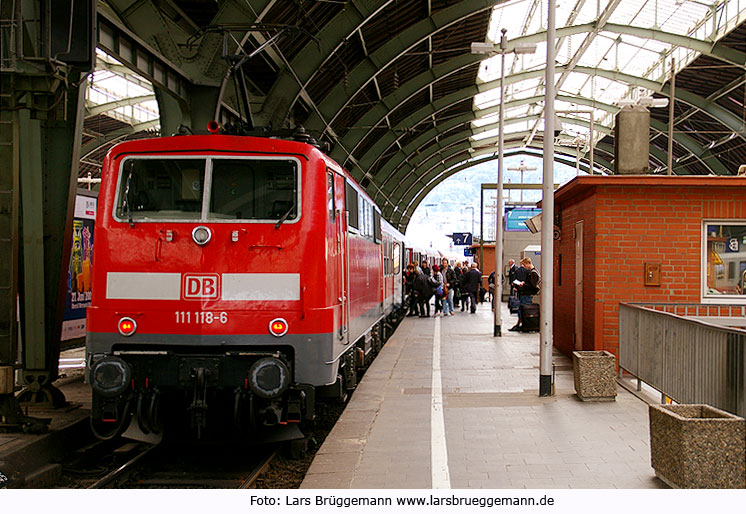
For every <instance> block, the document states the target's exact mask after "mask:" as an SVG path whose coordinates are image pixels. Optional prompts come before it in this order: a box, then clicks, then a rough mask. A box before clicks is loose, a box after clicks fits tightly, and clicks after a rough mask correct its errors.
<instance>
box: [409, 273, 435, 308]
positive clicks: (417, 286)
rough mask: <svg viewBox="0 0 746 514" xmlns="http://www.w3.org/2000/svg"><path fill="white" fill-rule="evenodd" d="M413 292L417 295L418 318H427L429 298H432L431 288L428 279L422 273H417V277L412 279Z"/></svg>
mask: <svg viewBox="0 0 746 514" xmlns="http://www.w3.org/2000/svg"><path fill="white" fill-rule="evenodd" d="M414 290H415V293H416V294H417V303H418V305H419V313H420V318H427V317H429V316H430V298H432V297H433V287H432V286H431V285H430V277H428V276H427V275H425V274H424V273H417V276H416V277H415V279H414ZM426 313H427V314H426Z"/></svg>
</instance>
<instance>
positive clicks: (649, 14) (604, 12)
mask: <svg viewBox="0 0 746 514" xmlns="http://www.w3.org/2000/svg"><path fill="white" fill-rule="evenodd" d="M557 3H558V4H559V5H557V7H556V16H555V20H556V27H557V33H558V34H560V37H558V38H557V40H556V50H557V52H556V62H557V65H558V69H557V72H556V74H555V81H556V83H557V84H558V87H557V94H558V95H563V96H567V97H575V98H580V99H585V100H584V101H583V102H578V103H577V104H576V107H575V108H576V109H584V110H588V109H590V107H587V106H586V104H589V103H591V104H592V102H591V100H592V101H593V102H598V103H600V104H603V105H605V106H614V105H616V104H617V102H618V101H620V100H623V99H632V100H636V99H637V98H639V97H641V96H649V95H650V94H652V93H653V91H651V90H647V89H644V88H642V87H640V83H639V82H638V81H631V82H630V83H626V82H623V81H622V78H623V77H621V76H620V78H619V79H618V80H611V79H609V78H605V77H600V76H597V75H594V74H592V73H591V74H589V73H586V72H581V70H579V69H578V70H577V71H573V69H575V68H576V67H577V68H580V67H584V68H596V69H602V70H608V71H620V72H621V73H622V74H624V75H626V76H633V77H640V78H642V79H645V80H647V81H652V82H653V83H658V84H663V83H664V82H665V80H666V79H667V77H668V74H669V73H670V62H671V58H672V57H673V58H675V59H676V67H677V69H681V68H683V67H684V66H686V65H688V64H689V63H691V62H692V61H693V60H694V59H696V58H697V57H698V56H699V53H697V52H696V51H693V50H692V49H689V48H683V47H678V46H675V45H674V44H673V43H674V41H675V40H673V39H672V38H667V37H666V33H670V34H676V35H684V36H688V37H691V38H694V39H697V40H700V41H701V40H710V41H715V42H716V41H717V40H719V39H720V38H722V37H723V36H724V35H725V34H727V33H728V32H729V31H730V30H732V29H733V28H734V27H735V26H737V24H739V23H741V22H743V21H744V19H746V2H744V1H743V0H740V1H739V0H725V1H723V0H623V1H622V0H598V1H596V2H590V1H584V0H560V1H558V2H557ZM546 10H547V2H546V0H510V1H507V2H504V3H501V4H499V5H497V6H496V7H495V8H494V10H493V16H492V20H491V22H490V29H489V34H488V40H489V41H493V42H497V41H499V39H500V35H501V32H500V30H501V29H502V28H503V27H505V28H507V29H508V32H507V33H506V36H507V37H508V43H509V44H508V48H513V45H514V41H520V40H521V38H522V37H523V36H526V37H528V38H531V39H532V41H533V40H536V39H540V38H541V35H542V34H545V32H546ZM578 26H583V27H579V28H577V29H575V30H574V32H577V33H567V31H564V32H565V34H564V35H562V34H563V30H562V29H563V28H565V27H578ZM638 28H639V29H653V30H654V31H656V32H652V33H651V34H653V35H654V36H657V38H658V39H647V38H645V37H644V35H645V34H646V33H642V32H639V31H635V30H634V29H638ZM570 32H573V31H572V30H571V31H570ZM532 36H533V37H532ZM537 36H538V37H537ZM504 58H505V76H506V84H507V86H506V94H505V101H506V102H507V103H509V102H511V101H513V100H518V99H526V98H531V97H533V96H540V95H543V94H544V73H543V71H542V72H540V73H537V74H533V75H531V74H530V72H532V71H539V70H543V68H544V65H545V61H546V42H545V41H544V42H541V41H539V42H538V43H537V48H536V51H535V53H533V54H530V55H518V56H517V55H514V54H513V53H512V52H508V53H506V54H505V56H504ZM499 59H500V55H495V56H493V57H489V58H487V59H486V60H485V61H484V62H483V63H482V66H481V67H480V73H479V78H478V83H480V84H481V83H489V84H488V85H486V87H491V88H493V90H492V91H486V92H483V93H481V94H479V95H477V96H476V97H475V98H474V109H475V111H477V112H478V111H479V110H480V109H489V108H491V107H494V106H496V105H498V104H499V102H500V93H499V91H498V90H497V89H494V88H497V87H498V83H499V78H500V60H499ZM521 77H526V78H525V79H521ZM636 82H637V83H636ZM648 83H651V82H648ZM657 89H659V88H657V87H656V90H657ZM565 104H566V105H571V104H572V102H565ZM558 105H560V103H559V102H556V104H555V107H556V108H558V109H559V107H557V106H558ZM570 108H571V107H565V110H569V109H570ZM487 113H493V114H494V111H492V110H489V111H487V112H486V113H485V114H487ZM528 113H531V114H537V115H540V119H536V120H530V121H521V122H520V127H521V128H520V129H519V128H517V127H515V126H514V125H513V124H510V121H509V120H510V118H515V117H519V118H521V117H524V116H526V115H527V114H528ZM568 116H570V115H568ZM541 117H543V101H539V102H534V103H533V105H528V106H523V107H522V108H520V109H515V110H506V133H508V131H509V130H510V131H511V132H512V131H523V130H525V131H528V132H532V131H533V132H536V131H537V130H538V131H539V132H540V131H541V126H543V120H541ZM578 117H579V118H582V119H586V120H588V119H589V118H588V115H582V116H578ZM612 122H613V113H610V112H608V110H606V109H603V108H600V107H599V106H596V109H594V123H596V124H597V125H599V128H600V126H602V125H606V126H607V127H610V126H611V124H612ZM486 123H494V122H492V121H490V122H486ZM508 124H509V126H510V128H507V127H508ZM474 125H475V126H483V124H482V122H479V121H477V122H475V123H474ZM566 125H567V127H566V129H567V130H572V131H573V133H572V134H568V137H571V138H575V137H586V138H587V136H588V132H589V127H588V123H587V122H583V123H580V124H578V125H577V126H576V125H570V124H566ZM605 130H608V128H607V129H605ZM539 135H540V134H539ZM484 137H489V136H485V135H484V134H481V135H480V138H484ZM527 143H528V144H530V143H531V141H527Z"/></svg>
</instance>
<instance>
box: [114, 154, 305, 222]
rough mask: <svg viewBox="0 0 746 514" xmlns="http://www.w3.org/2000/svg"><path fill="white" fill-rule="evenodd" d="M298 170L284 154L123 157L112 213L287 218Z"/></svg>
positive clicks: (131, 217) (142, 217)
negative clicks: (261, 156)
mask: <svg viewBox="0 0 746 514" xmlns="http://www.w3.org/2000/svg"><path fill="white" fill-rule="evenodd" d="M299 170H300V165H299V163H298V161H297V160H295V159H290V158H279V159H278V158H252V157H244V158H223V157H203V158H186V157H170V156H166V157H163V156H153V157H128V158H126V159H125V160H124V162H123V164H122V168H121V173H120V176H119V186H118V195H117V202H116V209H115V218H116V219H117V220H118V221H122V222H127V221H129V222H131V223H132V222H135V221H161V220H174V221H198V220H214V221H219V220H244V221H266V222H272V223H274V222H277V223H285V222H288V223H291V222H293V221H295V220H297V219H298V218H299V216H300V201H299V197H298V196H299V189H300V179H299V177H300V171H299ZM204 191H208V196H209V198H208V199H207V200H208V201H205V200H206V199H205V198H204V196H205V195H204Z"/></svg>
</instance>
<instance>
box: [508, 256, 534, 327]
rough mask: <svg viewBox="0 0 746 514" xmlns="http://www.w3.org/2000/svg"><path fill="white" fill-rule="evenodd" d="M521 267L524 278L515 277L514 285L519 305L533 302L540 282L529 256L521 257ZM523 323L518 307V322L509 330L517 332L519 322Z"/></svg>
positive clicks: (519, 325)
mask: <svg viewBox="0 0 746 514" xmlns="http://www.w3.org/2000/svg"><path fill="white" fill-rule="evenodd" d="M521 268H522V269H525V270H526V271H525V277H526V278H525V279H524V280H520V279H518V278H516V286H517V287H518V298H519V301H520V305H523V304H526V303H533V301H534V295H535V294H536V293H538V292H539V284H540V283H541V276H540V275H539V271H538V270H537V269H536V268H535V267H534V265H533V263H532V262H531V258H530V257H525V258H523V259H521ZM516 275H520V276H523V275H524V273H520V274H519V273H516ZM522 323H523V319H522V315H521V309H520V308H519V309H518V323H516V324H515V326H514V327H512V328H510V329H509V330H510V331H512V332H517V331H518V330H520V329H521V324H522Z"/></svg>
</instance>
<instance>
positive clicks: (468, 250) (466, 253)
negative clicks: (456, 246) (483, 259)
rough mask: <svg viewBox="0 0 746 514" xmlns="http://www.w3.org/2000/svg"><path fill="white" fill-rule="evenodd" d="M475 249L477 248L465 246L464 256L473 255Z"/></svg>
mask: <svg viewBox="0 0 746 514" xmlns="http://www.w3.org/2000/svg"><path fill="white" fill-rule="evenodd" d="M475 251H476V248H464V257H471V256H472V255H474V252H475Z"/></svg>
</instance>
